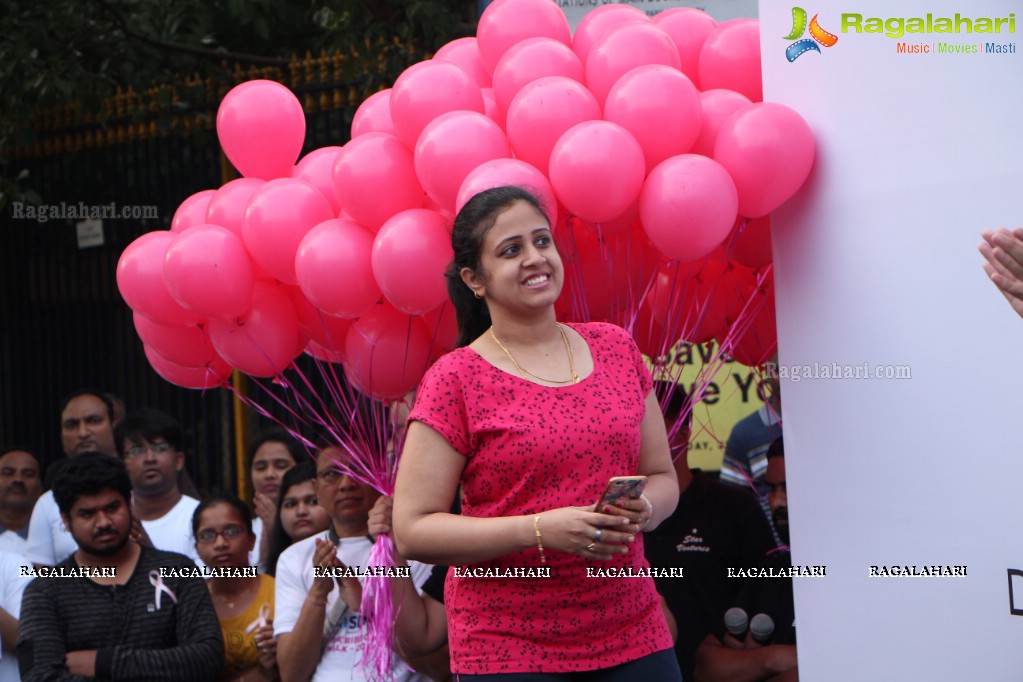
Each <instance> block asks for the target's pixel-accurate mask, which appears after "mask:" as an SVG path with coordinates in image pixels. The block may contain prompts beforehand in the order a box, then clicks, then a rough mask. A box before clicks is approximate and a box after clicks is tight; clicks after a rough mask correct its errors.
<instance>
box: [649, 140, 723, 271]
mask: <svg viewBox="0 0 1023 682" xmlns="http://www.w3.org/2000/svg"><path fill="white" fill-rule="evenodd" d="M738 203H739V199H738V194H737V192H736V189H735V183H734V182H732V178H731V177H730V176H729V175H728V172H727V171H726V170H725V169H724V167H722V166H721V164H719V163H717V162H716V161H714V160H713V159H708V158H707V157H705V156H700V155H698V154H682V155H679V156H673V157H671V158H670V159H668V160H666V161H664V162H662V163H661V164H660V165H658V166H657V167H656V168H654V170H653V171H652V172H651V173H650V176H649V177H647V179H646V182H644V183H643V191H642V193H641V194H640V197H639V214H640V218H641V220H642V221H643V229H644V230H645V231H646V234H647V236H648V237H649V238H650V241H651V242H653V243H654V245H655V246H656V247H657V248H658V249H659V250H660V251H661V253H662V254H664V255H665V256H667V257H668V258H671V259H676V260H681V261H691V260H696V259H697V258H702V257H703V256H706V255H707V254H708V253H710V252H711V251H713V250H714V249H715V248H716V247H717V246H718V245H719V244H721V242H722V241H723V240H724V238H725V237H727V236H728V233H729V231H730V230H731V229H732V225H733V224H734V223H735V215H736V210H737V208H738Z"/></svg>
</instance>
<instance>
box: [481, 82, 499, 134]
mask: <svg viewBox="0 0 1023 682" xmlns="http://www.w3.org/2000/svg"><path fill="white" fill-rule="evenodd" d="M480 94H481V95H483V113H484V114H486V115H487V118H489V119H490V120H492V121H494V122H495V123H497V125H499V126H501V127H502V128H504V112H502V111H500V110H499V109H498V108H497V98H496V97H494V89H493V88H480Z"/></svg>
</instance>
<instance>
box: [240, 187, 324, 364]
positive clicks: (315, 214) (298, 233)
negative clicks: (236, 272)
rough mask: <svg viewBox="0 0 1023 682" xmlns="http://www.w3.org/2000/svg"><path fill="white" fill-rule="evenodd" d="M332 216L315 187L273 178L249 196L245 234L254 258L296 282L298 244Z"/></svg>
mask: <svg viewBox="0 0 1023 682" xmlns="http://www.w3.org/2000/svg"><path fill="white" fill-rule="evenodd" d="M333 217H334V212H333V211H332V210H331V208H330V203H328V202H327V200H326V199H325V198H324V197H323V194H322V193H321V192H320V191H319V190H318V189H316V188H315V187H312V186H310V185H307V184H306V183H304V182H302V181H301V180H295V179H293V178H281V179H278V180H271V181H270V182H268V183H266V185H264V186H263V187H261V188H260V189H258V190H256V192H255V193H254V194H253V195H252V198H251V199H250V200H249V206H248V208H247V209H245V221H244V222H243V223H242V237H243V238H244V240H245V247H246V248H247V249H248V250H249V254H250V255H251V256H252V260H254V261H256V263H257V264H258V265H259V266H260V267H261V268H263V269H264V270H265V271H266V272H267V273H268V274H269V275H270V276H271V277H275V278H277V279H279V280H280V281H282V282H284V283H286V284H296V283H297V282H298V279H297V277H296V275H295V253H296V252H297V251H298V245H299V244H300V243H301V242H302V238H303V237H305V235H306V233H307V232H309V230H311V229H313V226H315V225H319V224H320V223H322V222H323V221H325V220H330V219H331V218H333ZM225 357H226V356H225Z"/></svg>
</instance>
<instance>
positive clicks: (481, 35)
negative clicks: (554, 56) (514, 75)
mask: <svg viewBox="0 0 1023 682" xmlns="http://www.w3.org/2000/svg"><path fill="white" fill-rule="evenodd" d="M476 38H477V39H478V43H479V48H480V55H481V56H482V57H483V65H484V66H485V67H486V69H487V71H489V72H490V73H494V70H495V69H496V68H497V63H498V62H499V61H501V57H502V56H504V53H505V52H507V51H508V50H510V49H511V48H512V46H513V45H516V44H517V43H519V42H521V41H523V40H525V39H527V38H553V39H554V40H557V41H558V42H559V43H564V44H565V45H571V44H572V32H571V29H570V28H569V26H568V18H567V17H566V16H565V13H564V12H562V11H561V8H560V7H558V5H557V3H554V2H551V0H494V2H492V3H490V5H488V6H487V8H486V9H485V10H483V14H482V15H480V21H479V25H478V26H477V28H476Z"/></svg>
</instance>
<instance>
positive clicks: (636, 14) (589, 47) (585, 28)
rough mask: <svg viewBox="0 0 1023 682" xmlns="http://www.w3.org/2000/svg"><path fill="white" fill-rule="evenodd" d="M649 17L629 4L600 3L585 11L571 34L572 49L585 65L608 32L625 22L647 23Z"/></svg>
mask: <svg viewBox="0 0 1023 682" xmlns="http://www.w3.org/2000/svg"><path fill="white" fill-rule="evenodd" d="M649 23H650V17H648V16H647V15H646V12H644V11H643V10H641V9H639V8H638V7H632V6H630V5H617V4H615V5H601V6H600V7H596V8H594V9H592V10H590V11H589V12H587V13H586V16H584V17H583V18H582V21H580V22H579V25H578V26H576V28H575V33H574V34H573V35H572V51H573V52H575V53H576V54H577V55H579V61H580V62H581V63H582V64H583V66H585V65H586V60H587V59H589V57H590V52H592V51H593V48H594V46H595V45H597V44H598V43H599V42H601V41H602V40H604V38H606V37H607V35H608V34H609V33H611V32H612V31H615V30H616V29H618V28H620V27H622V26H624V25H626V24H649Z"/></svg>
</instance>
